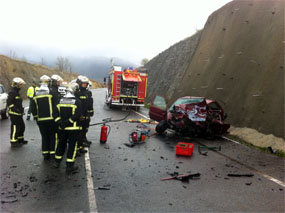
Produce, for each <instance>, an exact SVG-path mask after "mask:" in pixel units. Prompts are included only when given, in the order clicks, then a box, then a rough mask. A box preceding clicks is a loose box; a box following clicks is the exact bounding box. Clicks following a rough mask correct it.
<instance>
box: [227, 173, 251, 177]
mask: <svg viewBox="0 0 285 213" xmlns="http://www.w3.org/2000/svg"><path fill="white" fill-rule="evenodd" d="M228 176H229V177H253V176H254V174H228Z"/></svg>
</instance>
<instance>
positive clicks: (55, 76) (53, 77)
mask: <svg viewBox="0 0 285 213" xmlns="http://www.w3.org/2000/svg"><path fill="white" fill-rule="evenodd" d="M51 80H54V81H63V79H62V77H60V76H59V75H56V74H54V75H52V76H51Z"/></svg>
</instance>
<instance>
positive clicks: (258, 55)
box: [146, 0, 285, 137]
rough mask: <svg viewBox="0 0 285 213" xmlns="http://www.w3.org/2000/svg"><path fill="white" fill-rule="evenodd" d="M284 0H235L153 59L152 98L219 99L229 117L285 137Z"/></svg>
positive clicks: (169, 99)
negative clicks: (188, 97)
mask: <svg viewBox="0 0 285 213" xmlns="http://www.w3.org/2000/svg"><path fill="white" fill-rule="evenodd" d="M284 6H285V5H284V1H278V0H276V1H260V0H252V1H232V2H230V3H228V4H227V5H225V6H224V7H222V8H220V9H219V10H217V11H215V12H214V13H213V14H212V15H210V16H209V18H208V20H207V22H206V24H205V26H204V29H203V30H202V31H201V32H199V33H197V34H195V35H194V36H192V37H190V38H188V39H185V40H184V41H181V42H179V43H177V44H176V45H174V46H172V47H170V48H169V49H167V50H166V51H164V52H163V53H161V54H159V55H158V56H156V57H155V58H153V59H152V60H150V61H149V63H148V64H147V65H146V67H147V68H148V70H149V82H148V101H151V100H153V97H154V96H155V95H156V94H162V95H164V96H165V97H166V98H167V100H168V101H169V104H171V103H172V102H173V101H174V100H176V99H177V98H178V97H181V96H186V95H190V96H205V97H207V98H212V99H216V100H218V101H219V102H220V103H221V104H222V105H223V107H224V108H225V111H226V112H227V113H228V122H229V123H231V124H232V125H235V126H239V127H250V128H254V129H257V130H258V131H260V132H262V133H265V134H274V135H275V136H278V137H284V45H285V40H284Z"/></svg>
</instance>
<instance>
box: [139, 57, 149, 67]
mask: <svg viewBox="0 0 285 213" xmlns="http://www.w3.org/2000/svg"><path fill="white" fill-rule="evenodd" d="M148 62H149V60H148V59H147V58H143V59H142V61H141V65H143V66H144V65H146V64H147V63H148Z"/></svg>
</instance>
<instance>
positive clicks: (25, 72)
mask: <svg viewBox="0 0 285 213" xmlns="http://www.w3.org/2000/svg"><path fill="white" fill-rule="evenodd" d="M53 74H58V75H60V76H61V77H62V78H63V79H64V80H65V81H71V80H73V79H75V78H77V76H78V74H74V73H73V74H71V73H66V72H59V71H57V70H53V69H50V68H48V67H45V66H42V65H37V64H30V63H27V62H24V61H20V60H14V59H10V58H9V57H6V56H3V55H0V84H3V85H4V86H5V88H6V89H7V90H9V88H10V85H11V81H12V79H13V78H14V77H21V78H22V79H24V81H25V82H26V85H24V87H23V89H22V90H21V93H22V97H24V98H26V91H27V89H28V87H29V86H30V85H31V83H32V81H33V80H36V81H39V78H40V77H41V76H42V75H48V76H51V75H53ZM92 86H93V88H97V87H103V86H104V85H103V84H102V83H98V82H96V81H93V80H92Z"/></svg>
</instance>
